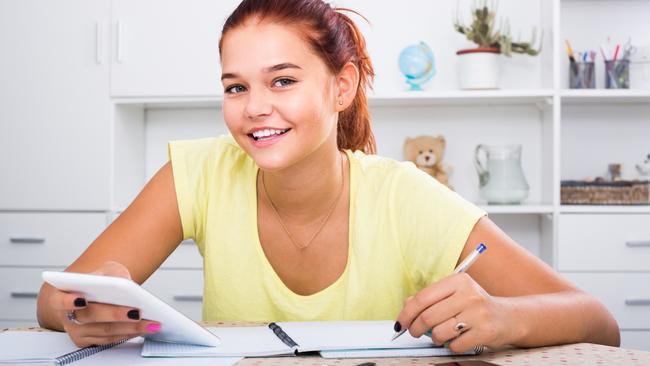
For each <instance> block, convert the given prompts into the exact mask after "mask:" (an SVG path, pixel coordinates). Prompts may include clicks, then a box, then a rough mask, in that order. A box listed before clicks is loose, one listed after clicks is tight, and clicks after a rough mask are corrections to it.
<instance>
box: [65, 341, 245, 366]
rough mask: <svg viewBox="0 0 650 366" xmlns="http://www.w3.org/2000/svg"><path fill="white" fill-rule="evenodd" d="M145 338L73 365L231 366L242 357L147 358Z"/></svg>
mask: <svg viewBox="0 0 650 366" xmlns="http://www.w3.org/2000/svg"><path fill="white" fill-rule="evenodd" d="M143 343H144V338H141V337H138V338H134V339H131V340H129V341H128V342H126V343H122V344H120V345H119V346H116V347H113V348H111V349H107V350H105V351H103V352H99V353H96V354H94V355H92V356H89V357H86V358H84V359H83V360H80V361H77V362H74V363H73V364H72V366H104V365H105V366H119V365H129V366H141V365H156V366H158V365H179V364H182V365H183V366H231V365H233V364H235V363H236V362H238V361H239V360H241V359H242V357H219V358H200V357H197V358H186V359H184V360H183V361H182V363H181V362H179V360H177V359H174V358H145V357H142V356H140V352H142V345H143Z"/></svg>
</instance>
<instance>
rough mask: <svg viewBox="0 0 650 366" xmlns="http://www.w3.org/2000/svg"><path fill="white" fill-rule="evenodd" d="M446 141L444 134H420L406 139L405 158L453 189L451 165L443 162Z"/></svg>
mask: <svg viewBox="0 0 650 366" xmlns="http://www.w3.org/2000/svg"><path fill="white" fill-rule="evenodd" d="M445 146H446V141H445V138H444V137H443V136H440V135H438V136H435V137H433V136H426V135H425V136H418V137H414V138H406V141H404V158H405V159H406V160H409V161H412V162H413V163H415V165H416V166H417V167H418V168H420V170H423V171H425V172H426V173H428V174H429V175H430V176H432V177H434V178H435V179H436V180H437V181H438V182H440V183H442V184H444V185H446V186H447V187H449V189H453V188H452V186H451V185H450V184H449V175H448V174H450V173H451V167H449V166H446V165H445V164H443V163H442V159H443V157H444V152H445Z"/></svg>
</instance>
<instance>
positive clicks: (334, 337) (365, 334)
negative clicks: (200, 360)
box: [142, 320, 479, 358]
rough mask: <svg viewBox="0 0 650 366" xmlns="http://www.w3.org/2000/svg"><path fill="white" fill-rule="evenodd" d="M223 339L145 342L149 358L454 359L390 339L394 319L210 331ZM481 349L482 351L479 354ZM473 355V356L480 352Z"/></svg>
mask: <svg viewBox="0 0 650 366" xmlns="http://www.w3.org/2000/svg"><path fill="white" fill-rule="evenodd" d="M209 330H210V331H211V332H213V333H214V334H216V335H217V336H219V338H220V339H221V340H222V343H221V345H219V346H217V347H202V346H193V345H187V344H179V343H166V342H159V341H152V340H146V341H145V344H144V347H143V348H142V356H144V357H234V356H240V357H263V356H292V355H297V354H300V353H304V352H320V354H321V356H323V357H325V358H363V357H423V356H449V355H453V354H454V353H453V352H451V350H449V349H448V348H444V347H440V346H436V345H434V344H433V342H432V341H431V339H430V338H429V337H426V336H423V337H421V338H413V337H411V336H410V335H409V334H408V333H405V334H404V335H403V336H401V337H400V338H398V339H396V340H394V341H391V338H392V336H393V322H392V321H383V320H382V321H320V322H279V323H270V324H269V325H268V326H258V327H216V328H209ZM477 351H479V350H477ZM476 353H477V352H471V353H468V354H472V355H473V354H476Z"/></svg>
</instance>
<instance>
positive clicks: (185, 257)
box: [160, 239, 203, 270]
mask: <svg viewBox="0 0 650 366" xmlns="http://www.w3.org/2000/svg"><path fill="white" fill-rule="evenodd" d="M160 267H161V268H179V269H180V268H182V269H201V270H202V269H203V257H201V253H199V248H198V247H197V246H196V243H194V241H193V240H192V239H187V240H183V241H182V242H181V243H180V244H179V245H178V247H176V250H174V252H173V253H172V254H171V255H170V256H169V257H168V258H167V259H166V260H165V262H163V264H162V265H161V266H160Z"/></svg>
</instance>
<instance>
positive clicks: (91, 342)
mask: <svg viewBox="0 0 650 366" xmlns="http://www.w3.org/2000/svg"><path fill="white" fill-rule="evenodd" d="M128 338H129V337H128V336H124V335H116V336H110V337H81V338H77V339H76V340H73V341H74V343H75V345H76V346H77V347H89V346H103V345H105V344H111V343H115V342H119V341H121V340H124V339H128Z"/></svg>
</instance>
